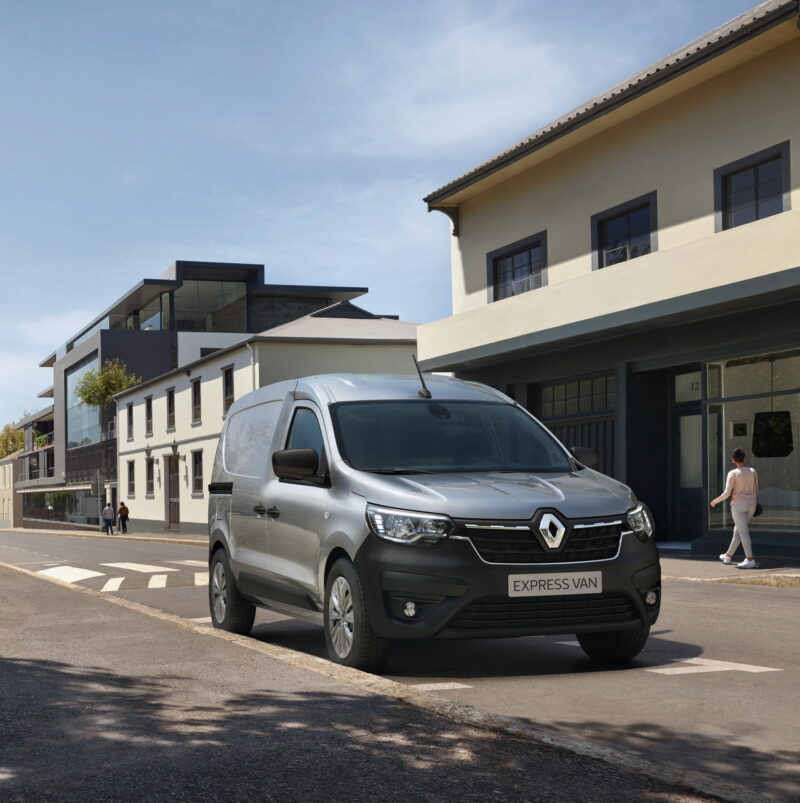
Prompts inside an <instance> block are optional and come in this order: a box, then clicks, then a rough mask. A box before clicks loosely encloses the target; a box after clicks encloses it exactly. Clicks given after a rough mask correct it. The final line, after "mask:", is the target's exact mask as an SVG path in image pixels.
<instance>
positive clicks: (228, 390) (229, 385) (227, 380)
mask: <svg viewBox="0 0 800 803" xmlns="http://www.w3.org/2000/svg"><path fill="white" fill-rule="evenodd" d="M232 404H233V366H232V365H229V366H228V367H227V368H223V369H222V414H223V415H225V414H226V413H227V412H228V410H230V409H231V405H232Z"/></svg>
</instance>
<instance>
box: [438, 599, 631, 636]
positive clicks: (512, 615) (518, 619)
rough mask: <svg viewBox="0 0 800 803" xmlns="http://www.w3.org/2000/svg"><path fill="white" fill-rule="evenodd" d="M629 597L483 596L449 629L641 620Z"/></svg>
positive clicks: (568, 625) (457, 616)
mask: <svg viewBox="0 0 800 803" xmlns="http://www.w3.org/2000/svg"><path fill="white" fill-rule="evenodd" d="M637 618H638V616H637V613H636V609H635V608H634V606H633V603H632V602H631V600H630V599H629V598H628V597H627V596H626V595H625V594H576V595H572V596H565V597H482V598H481V599H477V600H475V601H474V602H471V603H470V604H469V605H466V606H465V607H464V608H462V609H461V610H460V611H459V612H458V613H457V614H456V616H454V617H453V619H452V620H451V621H450V623H449V625H448V627H449V628H453V629H455V630H512V629H520V630H523V629H531V630H533V629H538V628H548V627H556V628H566V630H567V631H569V629H570V628H572V627H575V626H578V625H594V624H614V623H616V622H620V623H622V622H630V621H632V620H634V619H637Z"/></svg>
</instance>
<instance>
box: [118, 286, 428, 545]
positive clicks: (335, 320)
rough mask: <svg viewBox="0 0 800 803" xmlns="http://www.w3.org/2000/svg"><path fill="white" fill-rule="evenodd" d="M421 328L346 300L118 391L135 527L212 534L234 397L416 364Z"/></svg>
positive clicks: (121, 463)
mask: <svg viewBox="0 0 800 803" xmlns="http://www.w3.org/2000/svg"><path fill="white" fill-rule="evenodd" d="M416 328H417V327H416V324H413V323H406V322H403V321H398V320H395V319H393V318H388V317H381V316H377V315H373V314H371V313H369V312H367V311H366V310H363V309H361V308H359V307H356V306H355V305H353V304H351V303H349V302H346V301H345V302H341V303H338V304H334V305H332V306H330V307H327V308H325V309H323V310H320V311H318V312H315V313H312V314H310V315H306V316H305V317H302V318H299V319H297V320H295V321H292V322H290V323H287V324H284V325H282V326H277V327H274V328H272V329H269V330H267V331H265V332H263V333H262V334H260V335H254V336H251V337H249V338H248V339H247V340H245V341H244V342H241V343H238V344H236V345H233V346H230V347H228V348H224V349H220V350H219V351H217V352H215V353H214V354H212V355H209V356H207V357H204V358H202V359H199V360H197V361H195V362H192V363H189V364H187V365H184V366H181V367H180V368H179V369H177V370H174V371H171V372H169V373H167V374H164V375H162V376H160V377H157V378H155V379H153V380H151V381H149V382H144V383H142V384H140V385H137V386H136V387H135V388H132V389H131V390H129V391H126V392H124V393H120V394H118V395H117V396H116V401H117V433H118V435H117V443H118V467H117V477H118V488H117V491H118V499H119V500H120V501H124V502H126V503H127V506H128V508H129V510H130V516H131V520H130V525H129V528H130V530H131V532H135V531H136V530H138V531H140V532H142V531H158V530H164V529H166V530H179V531H181V532H184V533H186V532H189V533H191V532H196V533H202V534H205V533H207V530H208V482H209V480H210V478H211V470H212V467H213V464H214V455H215V453H216V449H217V441H218V440H219V435H220V432H221V431H222V425H223V423H224V421H225V415H226V413H227V410H228V408H229V407H230V405H231V404H233V402H234V400H235V399H238V398H239V397H240V396H243V395H244V394H246V393H249V392H250V391H252V390H255V389H256V388H259V387H263V386H264V385H269V384H271V383H272V382H280V381H282V380H284V379H292V378H294V377H300V376H308V375H313V374H327V373H402V374H407V373H411V372H413V371H414V364H413V361H412V355H415V354H416Z"/></svg>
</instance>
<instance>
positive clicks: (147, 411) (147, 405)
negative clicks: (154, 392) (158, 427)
mask: <svg viewBox="0 0 800 803" xmlns="http://www.w3.org/2000/svg"><path fill="white" fill-rule="evenodd" d="M152 434H153V397H152V396H145V397H144V435H145V437H148V436H149V435H152Z"/></svg>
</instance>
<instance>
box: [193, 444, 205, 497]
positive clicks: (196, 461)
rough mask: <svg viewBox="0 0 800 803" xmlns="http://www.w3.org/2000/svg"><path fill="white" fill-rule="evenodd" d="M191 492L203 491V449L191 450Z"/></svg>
mask: <svg viewBox="0 0 800 803" xmlns="http://www.w3.org/2000/svg"><path fill="white" fill-rule="evenodd" d="M192 493H193V494H195V495H197V494H202V493H203V450H202V449H200V450H199V451H196V452H192Z"/></svg>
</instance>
